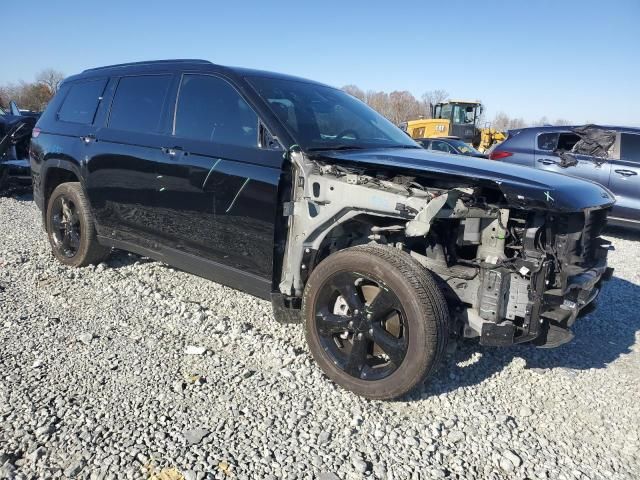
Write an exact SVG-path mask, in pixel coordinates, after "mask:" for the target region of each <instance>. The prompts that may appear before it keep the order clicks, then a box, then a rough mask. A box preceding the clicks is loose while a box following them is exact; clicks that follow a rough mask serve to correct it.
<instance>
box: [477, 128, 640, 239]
mask: <svg viewBox="0 0 640 480" xmlns="http://www.w3.org/2000/svg"><path fill="white" fill-rule="evenodd" d="M567 153H568V155H567ZM489 158H490V159H492V160H500V161H502V162H508V163H515V164H518V165H525V166H527V167H534V168H537V169H540V170H548V171H551V172H558V173H563V174H566V175H572V176H575V177H580V178H584V179H587V180H592V181H594V182H597V183H599V184H601V185H604V186H606V187H607V188H609V190H611V191H612V192H613V193H614V194H615V196H616V204H615V205H614V207H613V211H612V212H611V214H610V215H609V224H611V225H620V226H625V227H631V228H640V129H638V128H627V127H609V126H607V127H598V126H587V127H533V128H523V129H518V130H511V131H509V133H508V137H507V139H506V140H505V141H504V142H502V143H501V144H499V145H498V146H496V147H495V148H494V149H493V150H492V151H491V154H490V156H489Z"/></svg>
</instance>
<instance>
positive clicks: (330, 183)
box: [279, 152, 611, 347]
mask: <svg viewBox="0 0 640 480" xmlns="http://www.w3.org/2000/svg"><path fill="white" fill-rule="evenodd" d="M290 158H291V162H292V164H293V166H294V172H295V174H294V178H293V179H292V183H293V187H292V192H291V198H292V201H291V202H288V203H286V204H285V206H284V215H285V216H287V217H288V219H287V221H288V230H287V235H288V237H287V241H286V251H285V255H284V261H283V268H282V275H281V282H280V284H279V290H280V292H281V294H282V295H283V298H285V299H287V301H289V302H290V304H295V300H296V299H299V298H300V297H301V296H302V293H303V289H304V285H305V282H306V279H307V278H308V275H309V273H310V272H311V271H312V269H313V268H314V266H315V265H317V264H318V263H319V262H320V261H321V260H322V259H324V258H326V257H327V256H328V255H330V254H331V253H333V252H335V251H338V250H341V249H343V248H348V247H350V246H354V245H358V244H365V243H369V242H376V243H379V244H385V245H389V246H392V247H395V248H398V249H401V250H403V251H405V252H406V253H408V254H410V255H411V256H412V257H413V258H414V259H415V260H417V261H418V262H420V263H421V264H422V265H423V266H424V267H425V268H426V269H428V270H429V271H430V272H431V273H432V274H433V275H434V276H436V277H437V279H438V281H439V283H440V286H441V288H442V290H443V292H444V294H445V297H446V298H447V301H448V304H449V308H450V313H451V317H452V321H453V322H454V325H452V329H451V330H452V331H454V332H455V333H456V334H457V335H459V336H464V337H479V338H480V343H481V344H483V345H495V346H506V345H511V344H514V343H524V342H534V343H535V344H537V345H539V346H546V347H553V346H557V345H561V344H563V343H565V342H567V341H569V340H571V338H573V335H572V333H571V332H570V330H569V327H571V325H572V324H573V323H574V321H575V319H576V317H577V316H578V314H579V312H580V310H581V309H583V308H584V307H586V306H587V305H589V304H590V303H591V302H592V301H593V300H594V299H595V297H596V296H597V295H598V292H599V283H600V282H601V280H602V279H604V278H606V277H607V275H610V273H611V270H610V269H608V268H607V266H606V256H607V251H608V248H609V245H608V242H607V241H605V240H603V239H601V238H599V235H600V232H601V230H602V229H603V228H604V226H605V223H606V211H607V210H606V209H603V208H600V209H586V210H583V211H580V212H569V213H567V212H555V211H551V210H547V211H545V210H540V209H524V208H522V207H521V206H517V207H514V206H512V205H510V203H509V202H508V201H507V199H506V197H505V195H504V194H503V193H502V192H501V191H500V189H499V188H496V186H495V185H491V184H490V183H487V182H475V184H473V183H472V182H468V181H467V182H458V184H456V182H455V179H446V181H445V180H443V179H441V178H440V179H438V177H428V176H425V175H416V176H413V175H407V176H405V175H398V174H397V173H395V174H391V175H387V174H385V173H384V171H383V170H382V169H379V168H373V169H368V168H366V167H363V166H353V167H352V166H347V165H342V164H335V163H330V162H327V161H326V159H323V158H313V159H310V158H309V157H307V156H305V155H304V154H303V153H302V152H291V153H290Z"/></svg>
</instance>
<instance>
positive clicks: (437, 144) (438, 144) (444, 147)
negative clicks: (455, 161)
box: [431, 140, 455, 153]
mask: <svg viewBox="0 0 640 480" xmlns="http://www.w3.org/2000/svg"><path fill="white" fill-rule="evenodd" d="M431 150H437V151H439V152H446V153H455V152H454V151H453V148H451V147H450V146H449V145H448V144H447V143H445V142H443V141H440V140H434V141H433V142H432V143H431Z"/></svg>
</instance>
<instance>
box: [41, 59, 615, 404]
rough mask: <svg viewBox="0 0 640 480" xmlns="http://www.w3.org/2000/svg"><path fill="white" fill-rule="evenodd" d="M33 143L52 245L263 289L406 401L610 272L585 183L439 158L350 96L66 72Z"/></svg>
mask: <svg viewBox="0 0 640 480" xmlns="http://www.w3.org/2000/svg"><path fill="white" fill-rule="evenodd" d="M36 132H37V135H35V134H34V138H33V139H32V145H31V167H32V175H33V179H34V194H35V199H36V202H37V204H38V206H39V207H40V209H41V210H42V213H43V222H44V225H45V228H46V231H47V234H48V237H49V240H50V243H51V247H52V250H53V253H54V255H55V256H56V258H58V259H59V260H60V261H61V262H62V263H64V264H65V265H70V266H76V267H81V266H85V265H88V264H90V263H95V262H100V261H101V260H103V259H104V258H105V257H106V256H107V255H109V252H110V250H111V249H112V248H119V249H124V250H128V251H131V252H136V253H139V254H142V255H146V256H149V257H151V258H154V259H157V260H160V261H163V262H166V263H168V264H171V265H173V266H175V267H178V268H181V269H183V270H186V271H189V272H193V273H195V274H198V275H201V276H204V277H207V278H210V279H212V280H215V281H217V282H221V283H223V284H226V285H229V286H231V287H234V288H238V289H241V290H244V291H246V292H248V293H251V294H253V295H257V296H260V297H262V298H265V299H270V300H271V302H272V304H273V308H274V313H275V317H276V319H277V320H278V321H281V322H303V323H304V328H305V333H306V337H307V341H308V344H309V348H310V350H311V353H312V354H313V356H314V358H315V359H316V361H317V363H318V364H319V366H320V367H321V368H322V369H323V370H324V372H325V373H326V374H327V375H328V376H329V377H330V378H331V379H333V380H334V381H335V382H337V383H338V384H340V385H341V386H343V387H345V388H347V389H349V390H352V391H354V392H356V393H358V394H360V395H363V396H366V397H369V398H381V399H387V398H393V397H397V396H400V395H403V394H405V393H406V392H408V391H410V390H411V389H413V388H414V387H415V386H416V385H418V384H420V383H421V382H422V381H423V380H424V379H425V377H427V376H428V375H429V373H431V372H432V371H433V370H434V368H435V366H436V365H437V364H438V362H439V360H440V359H441V358H442V355H443V353H444V351H445V347H446V344H447V342H448V341H449V339H450V338H452V337H479V341H480V343H481V344H483V345H494V346H503V345H512V344H515V343H525V342H533V343H535V344H536V345H539V346H547V347H549V346H555V345H559V344H562V343H564V342H566V341H568V340H570V339H571V337H572V334H571V332H570V327H571V325H572V324H573V323H574V321H575V320H576V317H577V316H578V314H579V312H580V311H581V309H583V308H585V307H586V306H587V305H589V304H590V303H591V302H592V301H593V300H594V298H595V297H596V296H597V294H598V292H599V288H600V283H601V282H602V280H603V279H605V278H607V276H608V275H610V273H611V270H610V269H608V268H607V265H606V256H607V242H605V241H604V240H602V239H601V238H600V237H599V235H600V232H601V230H602V228H603V227H604V225H605V223H606V218H607V211H608V210H609V208H610V207H611V206H612V205H613V203H614V199H613V196H612V194H611V193H610V192H609V191H608V190H606V189H605V188H603V187H600V186H598V185H597V184H595V183H592V182H588V181H583V180H579V179H575V178H570V177H567V176H562V175H558V174H554V173H549V172H544V171H536V170H534V169H528V168H524V167H519V166H515V165H505V164H501V163H497V162H491V161H488V160H486V161H485V160H480V159H479V160H478V161H475V162H468V161H466V160H464V159H461V158H460V157H456V156H448V155H441V154H433V153H430V152H428V151H426V150H424V149H422V148H420V146H419V145H418V144H416V143H415V142H414V141H413V140H411V139H410V138H409V137H407V136H406V135H405V134H404V133H403V132H402V131H401V130H399V129H398V128H396V127H395V126H394V125H392V124H391V123H390V122H388V121H387V120H386V119H384V118H383V117H382V116H380V115H379V114H377V113H376V112H375V111H373V110H371V109H370V108H369V107H367V106H366V105H364V104H363V103H361V102H360V101H358V100H356V99H355V98H353V97H351V96H349V95H348V94H346V93H344V92H342V91H340V90H337V89H334V88H331V87H328V86H326V85H322V84H319V83H316V82H312V81H308V80H303V79H300V78H294V77H290V76H285V75H280V74H275V73H266V72H260V71H255V70H247V69H241V68H228V67H222V66H217V65H213V64H211V63H209V62H206V61H202V60H172V61H156V62H146V63H138V64H125V65H115V66H110V67H104V68H96V69H91V70H86V71H84V72H83V73H81V74H79V75H76V76H73V77H70V78H68V79H66V80H65V81H64V83H63V84H62V86H61V88H60V91H59V92H58V94H57V95H56V97H55V98H54V99H53V101H52V102H51V103H50V104H49V106H48V108H47V110H46V111H45V112H44V114H43V115H42V117H41V118H40V120H39V122H38V124H37V129H36Z"/></svg>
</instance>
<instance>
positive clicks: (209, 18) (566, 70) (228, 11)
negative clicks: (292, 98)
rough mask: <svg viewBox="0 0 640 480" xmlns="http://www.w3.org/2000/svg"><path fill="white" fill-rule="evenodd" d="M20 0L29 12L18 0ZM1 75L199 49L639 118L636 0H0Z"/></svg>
mask: <svg viewBox="0 0 640 480" xmlns="http://www.w3.org/2000/svg"><path fill="white" fill-rule="evenodd" d="M25 5H27V6H28V12H25ZM3 17H4V19H5V20H6V21H5V22H3V24H4V25H5V27H9V26H12V25H14V26H17V27H19V28H21V30H22V35H21V40H22V41H24V38H25V34H26V36H27V37H28V36H29V35H31V41H30V42H28V43H27V44H26V45H25V44H24V43H20V44H19V45H16V48H10V47H9V45H10V34H9V32H8V28H5V29H4V32H5V34H4V36H3V44H4V45H5V48H3V52H2V58H3V61H2V66H1V67H0V84H4V83H7V82H18V81H20V80H25V81H32V80H33V79H34V77H35V75H36V73H37V72H38V71H40V70H42V69H44V68H55V69H57V70H61V71H62V72H64V73H65V74H67V75H71V74H74V73H78V72H80V71H82V70H83V69H85V68H90V67H95V66H102V65H108V64H113V63H123V62H129V61H140V60H151V59H165V58H202V59H206V60H211V61H212V62H214V63H218V64H222V65H235V66H243V67H250V68H258V69H263V70H272V71H277V72H283V73H288V74H293V75H298V76H302V77H306V78H311V79H314V80H318V81H321V82H324V83H327V84H330V85H334V86H337V87H341V86H343V85H347V84H355V85H358V86H359V87H360V88H362V89H363V90H384V91H393V90H409V91H410V92H411V93H413V94H414V95H415V96H416V97H420V96H421V95H422V93H424V92H425V91H427V90H433V89H444V90H446V91H447V92H449V94H450V96H451V97H452V98H455V99H480V100H482V102H483V104H484V105H485V112H486V117H487V118H488V119H491V118H493V116H495V114H496V113H497V112H500V111H503V112H505V113H507V114H508V115H509V116H512V117H522V118H523V119H525V120H526V121H535V120H538V119H540V118H541V117H543V116H545V117H547V118H548V119H549V120H551V121H553V120H555V119H558V118H563V119H567V120H570V121H573V122H575V123H583V122H593V123H601V124H617V125H632V126H640V0H616V1H608V2H602V1H593V0H583V1H577V0H575V1H574V0H572V1H569V0H565V1H558V0H556V1H546V0H543V1H533V0H531V1H526V2H525V1H517V0H513V1H502V0H483V1H481V2H476V1H458V0H449V1H445V2H442V1H439V2H430V1H421V2H415V1H413V2H398V1H388V0H387V1H377V0H369V1H366V2H365V1H351V2H349V1H346V0H342V1H334V0H322V1H304V0H297V1H278V0H271V1H264V0H262V1H253V0H242V1H229V0H226V1H220V2H218V1H213V0H211V1H205V0H193V1H190V0H182V1H175V0H174V1H166V0H155V1H146V0H137V1H124V0H109V1H108V2H99V3H98V2H95V3H94V2H90V1H86V0H57V1H56V2H27V3H25V2H17V1H9V2H6V4H5V5H4V6H3Z"/></svg>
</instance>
